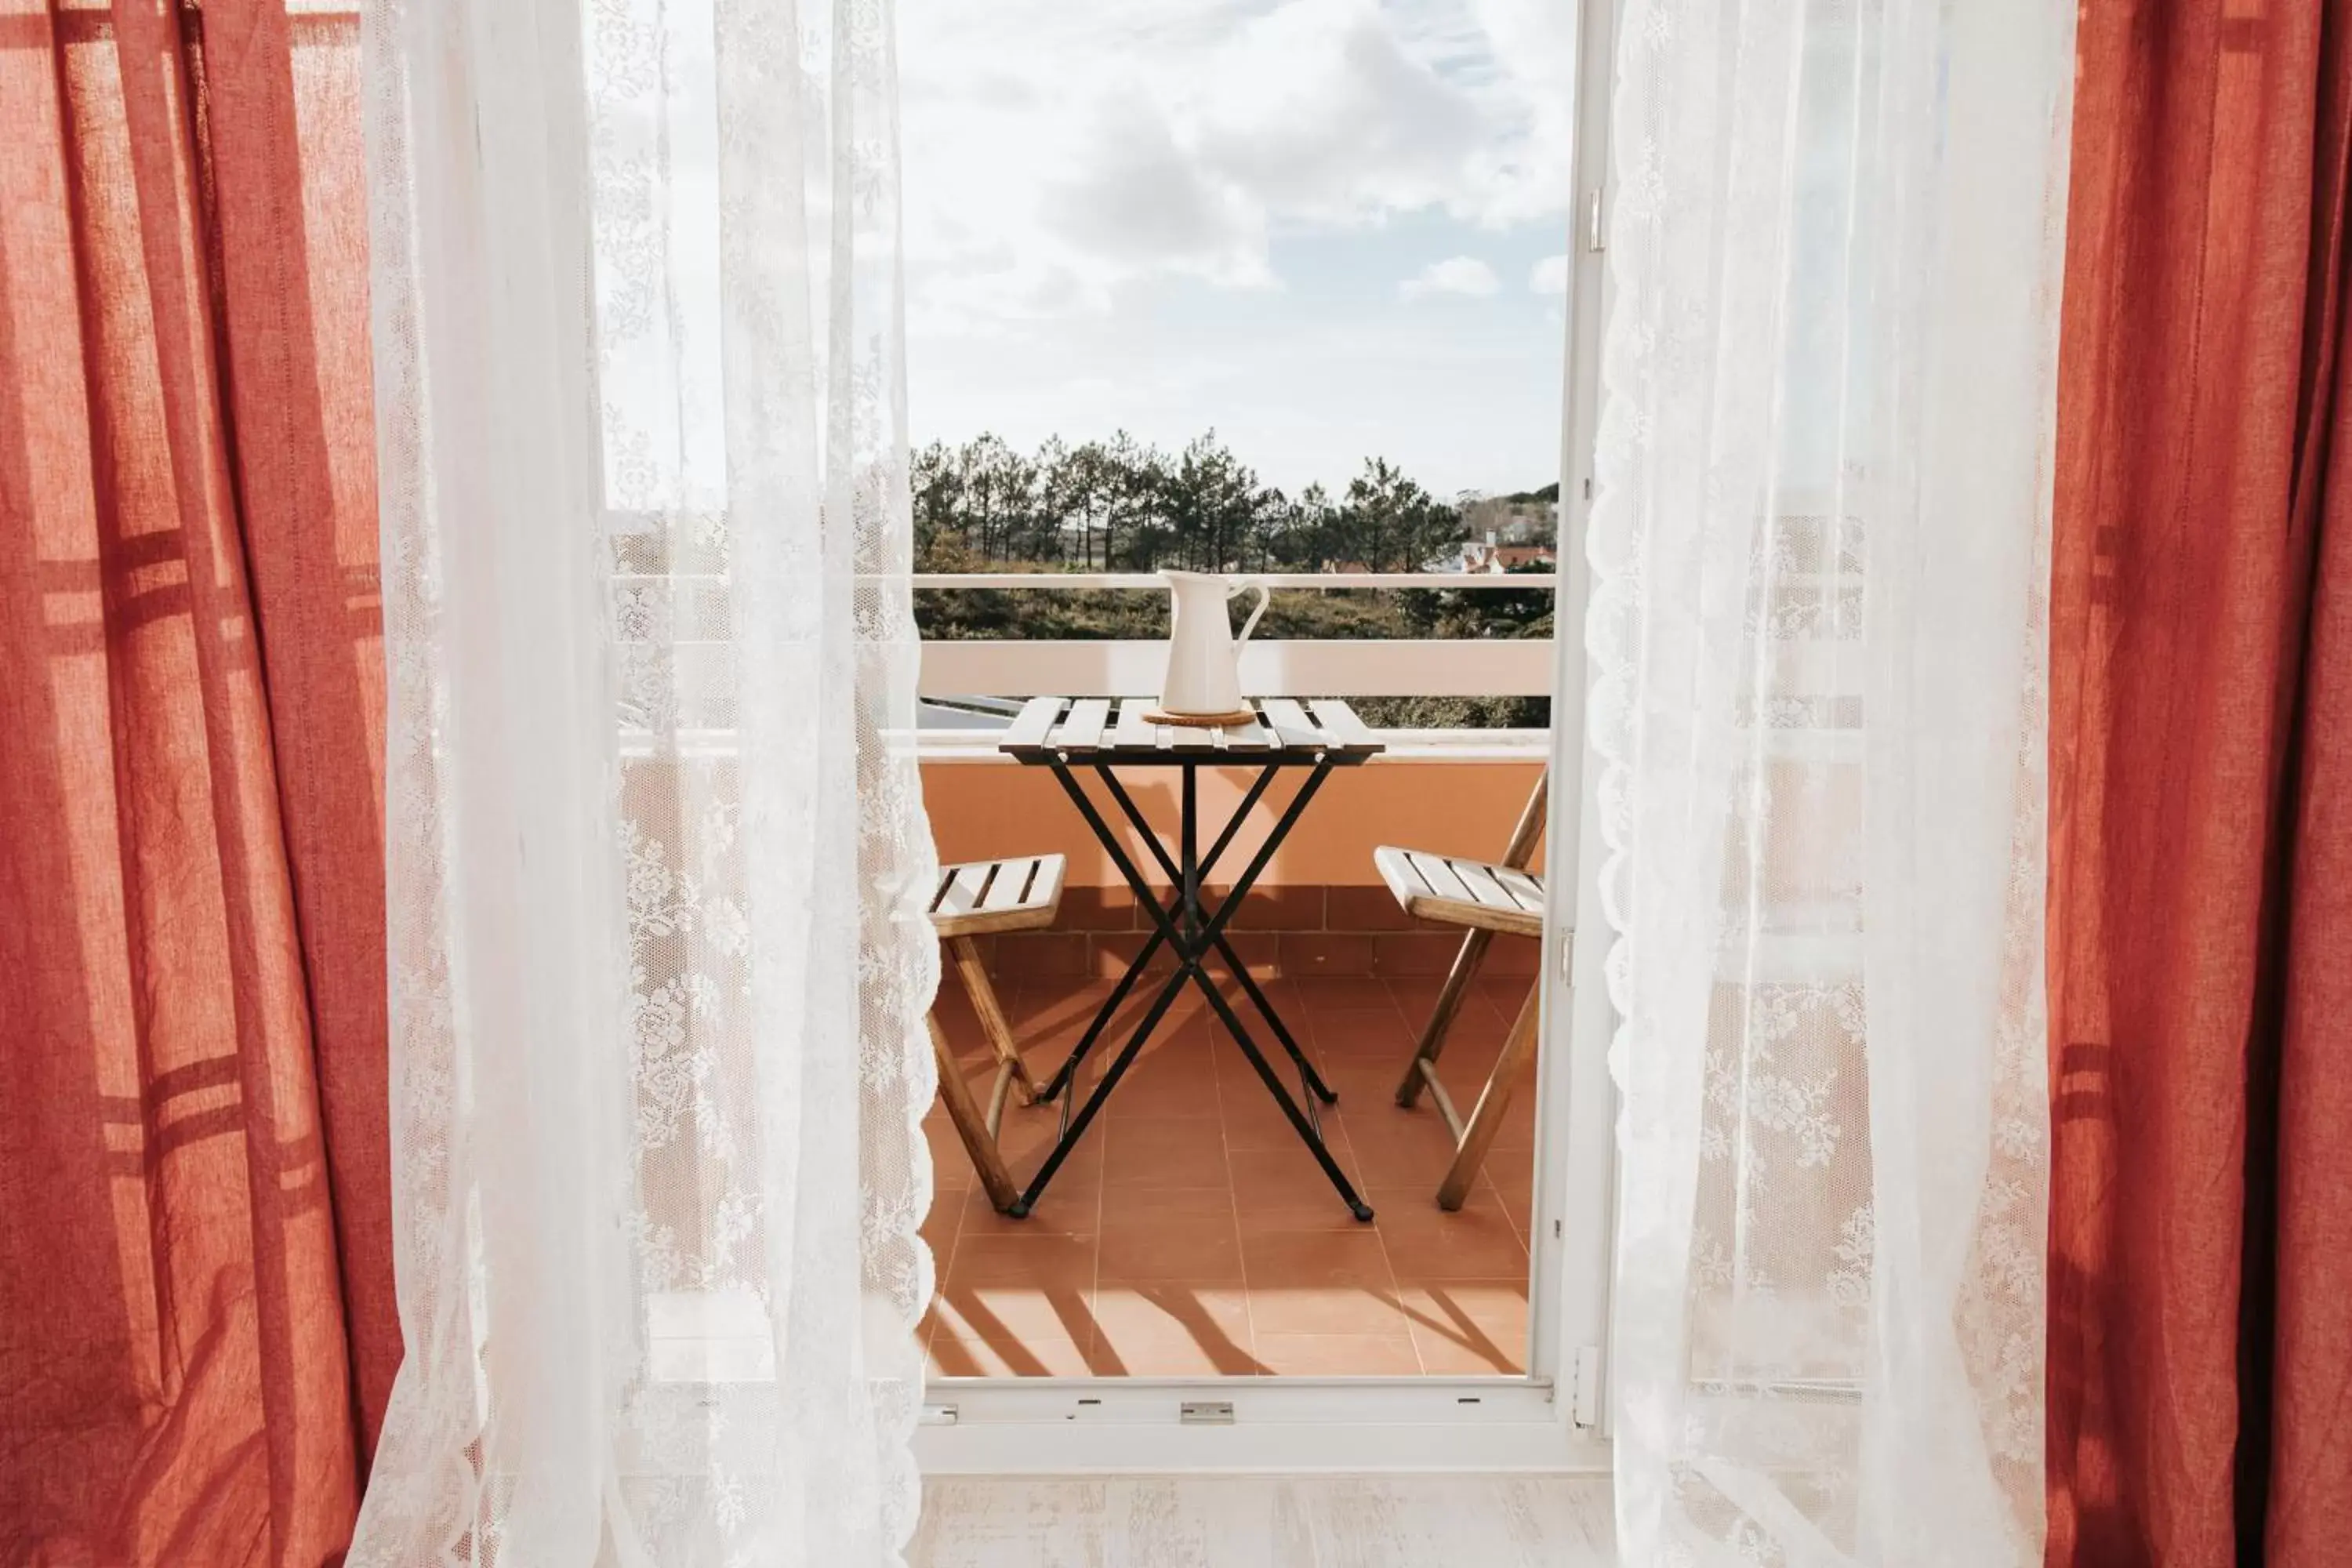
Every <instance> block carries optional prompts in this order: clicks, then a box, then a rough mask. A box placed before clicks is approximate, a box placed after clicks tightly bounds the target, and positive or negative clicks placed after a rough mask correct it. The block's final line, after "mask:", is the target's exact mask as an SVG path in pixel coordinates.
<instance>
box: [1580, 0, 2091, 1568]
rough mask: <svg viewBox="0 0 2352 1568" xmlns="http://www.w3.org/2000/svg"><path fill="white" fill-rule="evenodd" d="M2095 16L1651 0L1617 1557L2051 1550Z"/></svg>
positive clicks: (1616, 879) (1621, 282) (1615, 348)
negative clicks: (2060, 783) (2054, 1262)
mask: <svg viewBox="0 0 2352 1568" xmlns="http://www.w3.org/2000/svg"><path fill="white" fill-rule="evenodd" d="M2073 30H2074V16H2073V7H2072V6H2071V5H2065V4H2063V0H2061V3H2053V0H1969V3H1968V4H1966V5H1952V4H1949V3H1948V0H1764V3H1761V4H1759V3H1756V0H1740V3H1735V0H1718V3H1711V4H1708V3H1702V4H1698V5H1692V4H1689V3H1687V0H1626V3H1625V5H1624V7H1623V13H1622V22H1621V26H1620V32H1619V37H1620V40H1621V42H1620V55H1619V60H1618V84H1617V94H1618V97H1617V101H1616V103H1615V106H1614V124H1613V129H1612V156H1613V159H1614V163H1615V169H1614V174H1613V176H1612V195H1613V216H1612V226H1611V230H1610V236H1609V246H1610V258H1609V259H1610V274H1611V287H1612V305H1611V315H1610V319H1609V323H1608V326H1607V329H1606V332H1605V337H1604V348H1603V370H1602V378H1603V405H1602V413H1601V436H1600V443H1599V454H1598V464H1597V473H1598V480H1599V483H1598V489H1597V495H1596V500H1595V504H1594V510H1593V514H1592V520H1591V532H1590V541H1591V544H1590V548H1591V559H1592V562H1593V565H1594V570H1595V577H1596V584H1597V586H1596V598H1595V601H1594V605H1593V609H1592V614H1591V631H1590V634H1589V641H1590V643H1591V652H1592V655H1593V658H1594V663H1595V669H1596V688H1595V691H1594V695H1593V703H1592V713H1593V723H1594V726H1595V729H1594V737H1595V743H1596V746H1597V748H1598V750H1599V752H1601V756H1602V758H1603V760H1604V763H1605V772H1604V779H1603V785H1602V795H1601V799H1602V812H1603V818H1604V828H1603V833H1604V838H1605V841H1606V843H1607V846H1608V848H1609V851H1610V854H1609V858H1608V860H1607V862H1606V865H1605V868H1604V871H1603V899H1604V903H1605V906H1606V908H1607V909H1608V910H1609V913H1610V917H1611V921H1612V924H1613V925H1614V926H1615V928H1616V935H1615V943H1614V946H1613V948H1612V952H1611V956H1610V961H1609V966H1608V973H1609V981H1610V985H1611V988H1612V998H1613V1001H1614V1003H1615V1006H1616V1009H1617V1011H1618V1013H1619V1015H1620V1016H1621V1018H1622V1027H1621V1029H1620V1033H1619V1035H1618V1037H1617V1039H1616V1041H1615V1042H1614V1046H1613V1048H1612V1065H1613V1068H1614V1071H1615V1073H1616V1076H1617V1080H1618V1083H1619V1085H1620V1087H1621V1089H1622V1096H1623V1100H1622V1123H1621V1143H1622V1155H1623V1161H1624V1169H1623V1173H1622V1187H1621V1191H1622V1200H1621V1206H1620V1226H1619V1238H1618V1245H1619V1262H1618V1279H1617V1293H1616V1300H1615V1317H1616V1322H1617V1328H1616V1331H1615V1353H1614V1358H1613V1362H1612V1368H1613V1377H1614V1380H1615V1388H1616V1394H1617V1412H1618V1415H1617V1427H1616V1442H1617V1451H1618V1458H1617V1467H1618V1510H1619V1524H1620V1533H1621V1538H1622V1551H1623V1552H1624V1554H1625V1560H1626V1561H1627V1562H1628V1563H1775V1564H1784V1563H1785V1564H1791V1565H1794V1564H1820V1565H1830V1564H1849V1563H1851V1564H1871V1565H1873V1568H1894V1565H1896V1564H1915V1563H1919V1564H1925V1563H1949V1564H1954V1565H1962V1564H1965V1565H1967V1568H1988V1565H1990V1564H1996V1563H2004V1564H2005V1563H2015V1564H2019V1565H2023V1564H2027V1563H2036V1562H2038V1561H2039V1559H2040V1540H2041V1534H2042V1485H2041V1468H2042V1272H2043V1269H2042V1232H2043V1226H2044V1193H2045V1189H2046V1184H2047V1165H2048V1161H2047V1153H2046V1141H2047V1128H2046V1105H2045V1094H2046V1088H2045V1083H2046V1080H2045V1079H2044V1076H2043V1074H2044V1068H2043V1063H2044V1059H2045V1049H2044V1043H2043V1036H2042V1030H2043V1022H2042V1012H2043V1008H2042V970H2041V963H2042V945H2041V931H2042V926H2041V921H2042V859H2043V855H2042V837H2043V823H2042V813H2043V781H2044V776H2045V769H2044V760H2043V752H2044V746H2045V721H2044V710H2045V707H2046V673H2045V669H2046V648H2045V645H2046V641H2047V633H2046V617H2045V611H2044V603H2045V598H2046V584H2047V577H2048V549H2049V545H2048V531H2049V516H2050V485H2051V472H2052V463H2051V448H2052V428H2053V384H2054V374H2053V368H2054V361H2055V349H2056V336H2057V333H2056V321H2057V317H2056V306H2057V266H2058V261H2059V253H2060V241H2061V237H2062V235H2061V230H2062V226H2063V210H2064V199H2063V198H2064V184H2065V148H2066V144H2067V142H2066V132H2067V126H2068V108H2069V92H2070V82H2071V70H2072V60H2073V55H2072V40H2073Z"/></svg>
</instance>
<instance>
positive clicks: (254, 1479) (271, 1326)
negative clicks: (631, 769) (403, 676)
mask: <svg viewBox="0 0 2352 1568" xmlns="http://www.w3.org/2000/svg"><path fill="white" fill-rule="evenodd" d="M357 35H358V20H357V13H356V7H355V6H353V7H349V8H341V9H334V8H328V7H318V8H305V9H303V10H300V11H298V12H296V13H294V14H292V15H289V11H288V7H287V6H286V5H285V4H284V0H278V4H275V5H270V4H262V3H257V0H241V3H240V0H202V4H201V5H199V4H196V3H194V0H178V3H177V4H173V0H150V3H148V4H145V5H107V4H100V3H79V4H78V3H75V0H54V3H51V4H46V5H45V4H43V3H41V0H0V1028H5V1040H0V1563H40V1564H59V1565H65V1564H75V1565H79V1564H91V1565H112V1564H118V1563H137V1564H142V1565H144V1564H154V1565H158V1568H215V1565H218V1564H246V1563H255V1564H262V1563H267V1564H293V1565H309V1564H317V1563H331V1562H334V1561H336V1560H338V1559H339V1557H340V1555H341V1550H342V1548H343V1545H344V1542H345V1541H346V1539H347V1537H348V1533H349V1529H350V1524H351V1520H352V1511H353V1509H354V1506H355V1499H356V1494H357V1489H358V1485H359V1467H360V1464H361V1461H362V1456H363V1454H364V1453H365V1451H366V1448H367V1445H368V1444H369V1443H370V1442H371V1441H372V1438H373V1431H374V1429H375V1424H376V1422H377V1420H378V1418H379V1417H380V1415H381V1412H382V1406H383V1394H384V1391H385V1389H386V1387H387V1385H388V1384H389V1382H390V1378H391V1374H392V1372H393V1370H394V1366H395V1365H396V1364H397V1362H398V1359H399V1338H398V1330H397V1327H396V1321H395V1319H394V1301H393V1291H392V1280H391V1259H390V1254H391V1249H390V1243H389V1233H390V1217H389V1213H388V1202H389V1197H388V1194H389V1179H388V1162H387V1155H386V1149H385V1114H384V1102H385V1092H384V1073H385V1058H384V1051H385V1030H384V1016H383V886H382V869H381V857H382V829H381V817H382V811H383V798H382V766H381V763H380V761H379V759H380V757H381V754H382V749H383V674H382V667H381V645H380V631H379V626H378V612H377V605H376V586H375V566H374V563H375V549H376V546H375V536H374V529H375V523H374V502H373V491H374V471H373V435H372V428H371V423H370V413H369V404H370V397H369V393H370V388H369V369H368V357H367V304H366V278H367V267H366V198H365V188H364V182H363V179H362V154H361V146H360V116H359V96H358V91H359V89H358V36H357Z"/></svg>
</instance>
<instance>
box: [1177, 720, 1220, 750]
mask: <svg viewBox="0 0 2352 1568" xmlns="http://www.w3.org/2000/svg"><path fill="white" fill-rule="evenodd" d="M1168 730H1169V731H1170V739H1169V742H1168V743H1169V744H1170V745H1171V746H1173V747H1174V748H1175V749H1176V750H1178V751H1180V752H1206V751H1212V750H1213V749H1214V748H1215V746H1216V741H1215V739H1214V737H1215V735H1216V731H1214V730H1203V729H1202V728H1201V727H1200V726H1198V725H1196V724H1171V725H1169V726H1168Z"/></svg>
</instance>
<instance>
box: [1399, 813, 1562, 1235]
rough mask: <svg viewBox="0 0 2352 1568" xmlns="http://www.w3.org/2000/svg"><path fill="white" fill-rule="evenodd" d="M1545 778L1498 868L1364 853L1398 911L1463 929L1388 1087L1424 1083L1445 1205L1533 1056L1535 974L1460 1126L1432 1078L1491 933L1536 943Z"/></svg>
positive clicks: (1539, 990)
mask: <svg viewBox="0 0 2352 1568" xmlns="http://www.w3.org/2000/svg"><path fill="white" fill-rule="evenodd" d="M1550 777H1551V775H1550V771H1549V769H1547V770H1546V771H1545V772H1544V773H1543V774H1542V775H1541V776H1539V777H1538V779H1537V780H1536V787H1535V793H1534V794H1533V795H1529V796H1528V804H1527V805H1526V807H1525V808H1524V809H1523V810H1521V811H1520V813H1519V823H1518V826H1517V827H1515V828H1513V829H1512V830H1511V842H1510V844H1509V846H1508V847H1507V848H1505V850H1504V851H1503V858H1502V860H1501V861H1500V863H1498V864H1493V865H1490V864H1488V863H1486V862H1485V861H1482V860H1465V859H1462V858H1458V857H1455V856H1451V855H1432V854H1428V853H1426V852H1424V851H1422V850H1419V849H1399V848H1396V847H1393V846H1391V845H1385V844H1384V845H1382V846H1381V847H1379V848H1377V849H1375V850H1373V851H1372V864H1373V865H1375V866H1376V867H1378V868H1380V873H1381V880H1382V881H1384V882H1386V883H1387V884H1388V885H1389V891H1390V892H1391V893H1392V894H1394V895H1395V896H1396V900H1397V902H1398V903H1399V904H1401V905H1402V906H1403V908H1404V912H1405V913H1406V914H1408V915H1411V916H1412V917H1414V918H1415V919H1417V920H1425V921H1436V922H1438V923H1439V924H1442V925H1454V926H1461V927H1464V928H1465V934H1464V935H1463V938H1462V946H1461V949H1460V951H1458V952H1455V953H1454V967H1453V968H1452V969H1451V970H1450V971H1448V972H1447V973H1446V976H1445V985H1444V989H1443V990H1441V991H1439V992H1438V994H1437V1005H1436V1006H1435V1007H1433V1008H1432V1009H1431V1010H1430V1015H1429V1022H1428V1023H1427V1024H1426V1025H1425V1026H1423V1029H1422V1031H1421V1039H1420V1041H1419V1043H1418V1044H1416V1045H1415V1046H1414V1047H1413V1053H1412V1064H1411V1065H1410V1066H1408V1067H1407V1068H1405V1074H1404V1081H1403V1082H1402V1083H1400V1084H1398V1085H1397V1091H1396V1102H1397V1103H1398V1104H1399V1105H1401V1106H1403V1107H1404V1108H1405V1109H1406V1110H1412V1107H1413V1104H1414V1102H1415V1101H1416V1100H1419V1099H1420V1098H1421V1093H1422V1090H1423V1089H1427V1090H1428V1091H1429V1098H1430V1100H1431V1101H1432V1103H1433V1104H1434V1105H1435V1106H1436V1107H1437V1113H1438V1114H1439V1115H1440V1116H1442V1117H1444V1119H1445V1125H1446V1128H1447V1129H1448V1130H1449V1131H1451V1132H1452V1133H1453V1134H1454V1163H1453V1164H1452V1165H1451V1166H1450V1167H1448V1169H1447V1170H1446V1173H1445V1180H1444V1182H1443V1183H1441V1184H1439V1186H1438V1189H1437V1205H1438V1207H1440V1208H1443V1209H1448V1210H1453V1209H1458V1208H1460V1207H1461V1206H1462V1200H1463V1199H1464V1198H1465V1197H1466V1196H1468V1195H1469V1192H1470V1184H1471V1183H1472V1182H1474V1181H1475V1180H1477V1178H1478V1168H1479V1167H1480V1166H1481V1165H1483V1164H1485V1163H1486V1151H1487V1150H1489V1149H1490V1148H1492V1147H1494V1143H1495V1135H1496V1133H1497V1132H1499V1131H1502V1125H1503V1113H1504V1111H1506V1110H1508V1109H1509V1107H1510V1103H1511V1095H1512V1093H1513V1091H1514V1090H1516V1089H1517V1087H1518V1079H1519V1076H1520V1074H1521V1072H1522V1071H1523V1070H1524V1069H1525V1068H1526V1067H1527V1064H1528V1058H1531V1057H1532V1056H1533V1055H1534V1054H1535V1045H1536V1016H1537V1006H1538V999H1539V998H1540V997H1541V996H1542V994H1543V984H1542V982H1541V980H1540V978H1538V980H1537V982H1536V983H1534V984H1530V985H1529V986H1528V999H1527V1002H1526V1003H1525V1004H1524V1005H1522V1006H1521V1007H1520V1008H1519V1016H1518V1018H1517V1020H1516V1021H1515V1022H1514V1023H1513V1024H1512V1025H1511V1032H1510V1035H1509V1037H1507V1039H1505V1041H1504V1042H1503V1054H1502V1056H1501V1057H1500V1058H1497V1059H1496V1063H1495V1070H1494V1071H1492V1072H1490V1073H1488V1074H1487V1075H1486V1087H1485V1088H1484V1089H1481V1090H1480V1091H1479V1094H1478V1104H1477V1106H1476V1107H1475V1109H1474V1110H1472V1111H1471V1112H1470V1120H1469V1121H1467V1122H1465V1121H1463V1120H1462V1114H1461V1112H1460V1111H1458V1110H1455V1109H1454V1098H1453V1096H1451V1095H1449V1094H1447V1093H1446V1092H1445V1086H1444V1084H1443V1083H1441V1082H1439V1081H1438V1078H1437V1058H1438V1054H1439V1053H1440V1052H1442V1051H1443V1050H1444V1048H1445V1037H1446V1035H1447V1034H1448V1033H1449V1032H1450V1031H1451V1030H1452V1028H1453V1027H1454V1015H1455V1014H1457V1013H1458V1012H1460V1011H1461V1008H1462V996H1463V994H1464V993H1465V991H1467V990H1468V989H1469V987H1470V982H1471V980H1472V979H1473V978H1475V976H1476V974H1477V973H1478V967H1479V965H1480V964H1482V963H1485V962H1486V949H1487V947H1488V945H1489V944H1490V943H1492V942H1494V940H1495V937H1496V933H1498V932H1499V933H1501V934H1503V935H1506V936H1530V937H1535V938H1537V939H1538V940H1540V939H1541V938H1542V936H1543V900H1544V889H1543V879H1542V878H1541V877H1539V876H1538V875H1536V874H1534V873H1532V872H1530V871H1528V868H1527V866H1528V860H1529V859H1530V858H1533V856H1534V854H1535V847H1536V840H1537V839H1538V838H1539V837H1542V835H1543V823H1544V803H1545V798H1546V795H1547V788H1548V785H1549V782H1550Z"/></svg>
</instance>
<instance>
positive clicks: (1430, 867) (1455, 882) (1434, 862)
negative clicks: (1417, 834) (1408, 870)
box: [1405, 849, 1478, 904]
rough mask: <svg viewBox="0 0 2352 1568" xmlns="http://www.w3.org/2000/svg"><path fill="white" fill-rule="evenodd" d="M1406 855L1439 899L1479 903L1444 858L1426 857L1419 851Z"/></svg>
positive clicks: (1409, 851)
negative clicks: (1410, 857)
mask: <svg viewBox="0 0 2352 1568" xmlns="http://www.w3.org/2000/svg"><path fill="white" fill-rule="evenodd" d="M1405 853H1406V854H1408V855H1410V856H1412V864H1413V868H1414V869H1415V870H1418V871H1419V872H1420V873H1421V879H1422V880H1423V881H1424V882H1427V883H1428V884H1429V890H1430V891H1431V892H1433V893H1434V894H1436V895H1437V896H1438V897H1439V898H1441V899H1453V900H1457V901H1458V902H1461V903H1465V904H1475V903H1476V902H1477V901H1478V900H1477V899H1476V898H1475V896H1473V895H1472V893H1471V891H1470V889H1467V888H1465V887H1464V886H1463V885H1462V879H1461V878H1459V877H1457V876H1455V875H1454V868H1453V867H1451V866H1449V865H1447V864H1446V863H1445V857H1444V856H1443V855H1424V854H1423V853H1422V852H1421V851H1419V850H1417V849H1408V850H1406V851H1405Z"/></svg>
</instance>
